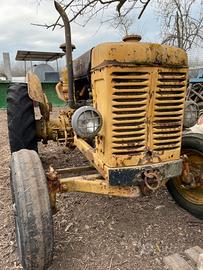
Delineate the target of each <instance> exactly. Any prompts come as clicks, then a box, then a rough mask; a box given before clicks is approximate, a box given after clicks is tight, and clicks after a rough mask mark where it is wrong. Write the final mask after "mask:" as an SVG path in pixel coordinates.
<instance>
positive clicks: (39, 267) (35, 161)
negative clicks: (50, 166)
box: [11, 149, 53, 270]
mask: <svg viewBox="0 0 203 270" xmlns="http://www.w3.org/2000/svg"><path fill="white" fill-rule="evenodd" d="M11 192H12V199H13V206H14V212H15V224H16V241H17V249H18V254H19V258H20V262H21V264H22V266H23V269H26V270H45V269H47V268H48V267H49V266H50V264H51V262H52V257H53V220H52V211H51V206H50V201H49V194H48V188H47V183H46V177H45V174H44V170H43V167H42V164H41V161H40V159H39V156H38V154H37V153H36V152H35V151H32V150H26V149H23V150H20V151H18V152H15V153H13V154H12V158H11Z"/></svg>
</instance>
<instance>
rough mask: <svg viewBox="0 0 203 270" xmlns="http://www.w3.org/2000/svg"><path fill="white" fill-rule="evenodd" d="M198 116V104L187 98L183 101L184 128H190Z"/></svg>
mask: <svg viewBox="0 0 203 270" xmlns="http://www.w3.org/2000/svg"><path fill="white" fill-rule="evenodd" d="M198 117H199V106H198V105H197V103H195V102H194V101H192V100H187V101H186V102H185V108H184V120H183V126H184V127H185V128H190V127H192V126H194V125H195V124H196V123H197V120H198Z"/></svg>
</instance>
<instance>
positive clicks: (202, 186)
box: [167, 133, 203, 219]
mask: <svg viewBox="0 0 203 270" xmlns="http://www.w3.org/2000/svg"><path fill="white" fill-rule="evenodd" d="M181 151H182V154H184V155H187V157H188V161H187V162H188V164H189V168H190V170H191V173H192V176H193V178H194V180H195V181H197V180H198V181H197V182H198V183H199V186H196V187H195V186H192V185H191V187H190V186H188V185H187V184H185V182H184V181H183V175H181V176H179V177H176V178H174V179H171V180H169V181H168V182H167V188H168V191H169V192H170V194H171V195H172V197H173V198H174V200H175V201H176V202H177V204H179V205H180V206H181V207H182V208H184V209H186V210H187V211H189V212H190V213H191V214H192V215H194V216H195V217H197V218H200V219H203V134H198V133H190V134H186V135H184V136H183V140H182V150H181Z"/></svg>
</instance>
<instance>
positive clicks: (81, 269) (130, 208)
mask: <svg viewBox="0 0 203 270" xmlns="http://www.w3.org/2000/svg"><path fill="white" fill-rule="evenodd" d="M39 149H40V150H39V153H40V156H41V158H42V161H43V164H44V167H45V168H47V166H48V165H49V164H52V165H53V166H54V167H55V168H57V167H65V166H74V165H75V164H76V165H77V166H78V165H82V164H86V163H87V161H86V160H85V159H84V158H83V157H82V156H81V154H80V153H79V152H78V151H77V150H74V151H73V152H71V153H67V151H66V149H65V148H64V147H57V146H56V145H55V144H54V143H50V144H49V145H48V146H43V145H40V147H39ZM0 154H1V158H0V209H1V214H0V269H1V270H4V269H9V270H10V269H21V267H20V266H19V262H18V259H17V255H16V242H15V233H14V219H13V213H12V204H11V194H10V187H9V158H10V153H9V146H8V136H7V123H6V112H5V111H3V110H2V111H0ZM57 200H58V208H59V210H60V211H59V212H58V213H57V214H56V215H55V216H54V223H55V224H54V227H55V253H54V261H53V265H52V266H51V268H50V269H51V270H54V269H57V270H66V269H70V270H141V269H142V270H145V269H146V270H163V269H164V266H163V257H164V256H166V255H169V254H172V253H176V252H178V253H183V251H184V250H185V249H187V248H190V247H193V246H196V245H198V246H200V247H203V243H202V235H203V234H202V231H203V223H202V222H201V221H200V220H198V219H196V218H194V217H192V216H191V215H190V214H188V213H187V212H185V211H184V210H182V209H180V208H179V207H178V206H177V205H176V204H175V203H174V202H173V200H172V199H171V197H170V196H169V194H168V193H167V191H166V190H165V189H162V190H159V191H158V192H155V193H153V194H151V195H150V196H148V197H141V198H138V199H126V198H125V199H124V198H115V197H113V198H110V197H105V196H97V195H92V194H79V193H78V194H75V193H73V194H63V195H60V196H58V198H57Z"/></svg>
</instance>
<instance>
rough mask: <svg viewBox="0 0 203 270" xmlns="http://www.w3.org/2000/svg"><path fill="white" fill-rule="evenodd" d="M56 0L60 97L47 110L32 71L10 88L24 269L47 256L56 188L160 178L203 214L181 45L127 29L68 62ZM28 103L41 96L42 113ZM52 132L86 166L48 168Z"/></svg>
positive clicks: (199, 156) (201, 142)
mask: <svg viewBox="0 0 203 270" xmlns="http://www.w3.org/2000/svg"><path fill="white" fill-rule="evenodd" d="M55 6H56V9H57V11H58V12H59V13H60V16H61V17H62V19H63V21H64V26H65V38H66V43H65V45H63V46H62V48H63V49H64V51H65V52H66V59H67V67H66V68H65V70H64V71H63V72H62V79H61V81H60V82H59V83H58V84H57V86H56V92H57V94H58V96H59V98H60V99H62V100H64V101H66V106H65V107H64V108H63V110H61V112H60V113H59V115H58V116H57V117H55V118H53V117H51V115H50V109H51V106H50V104H49V102H48V100H47V98H46V96H45V94H44V92H43V91H42V87H41V83H40V81H39V79H38V78H37V76H36V75H35V74H33V73H28V74H27V84H14V85H11V86H10V88H9V90H8V99H7V101H8V130H9V139H10V147H11V152H12V157H11V165H10V166H11V189H12V197H13V207H14V211H15V222H16V238H17V245H18V251H19V257H20V260H21V263H22V266H23V267H24V269H38V270H40V269H47V268H48V266H49V265H50V264H51V261H52V255H53V222H52V215H53V214H54V212H55V211H56V194H57V193H62V192H90V193H97V194H105V195H110V196H114V195H115V196H123V197H134V198H136V197H138V196H140V195H142V194H143V195H146V194H148V193H150V192H152V191H154V190H156V189H158V188H160V187H161V186H164V185H166V186H167V188H168V190H169V192H170V193H171V195H172V196H173V198H174V199H175V201H176V202H177V203H178V204H179V205H180V206H181V207H183V208H185V209H187V210H188V211H189V212H191V213H192V214H193V215H194V216H196V217H199V218H203V135H202V134H200V133H195V134H194V133H191V132H190V130H189V129H188V128H189V127H190V126H192V125H194V124H195V122H196V120H197V117H198V107H197V106H196V104H195V103H193V102H185V96H186V88H187V73H188V61H187V55H186V53H185V52H184V51H183V50H181V49H179V48H175V47H170V46H166V45H160V44H153V43H142V42H141V41H140V39H141V37H140V36H136V35H131V36H126V37H125V38H124V39H123V41H122V42H110V43H103V44H99V45H98V46H96V47H94V48H92V49H91V50H89V51H88V52H87V53H85V54H83V55H82V56H81V57H79V58H77V59H76V60H74V61H72V49H73V46H72V44H71V32H70V25H69V21H68V17H67V15H66V13H65V11H64V10H63V8H62V7H61V6H60V5H59V4H58V3H57V2H55ZM33 102H37V103H38V104H39V108H40V112H41V118H40V119H38V120H36V119H35V114H34V106H33ZM49 140H53V141H56V142H58V143H63V144H64V145H66V146H67V147H69V148H73V147H77V148H78V149H79V150H80V151H81V152H82V153H83V155H84V156H85V157H86V158H87V159H88V160H89V162H90V166H86V167H74V168H66V169H60V168H53V167H50V169H49V170H48V171H46V172H45V171H44V169H43V167H42V164H41V161H40V158H39V156H38V153H37V142H39V141H41V142H43V143H47V141H49ZM135 203H136V201H135Z"/></svg>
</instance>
